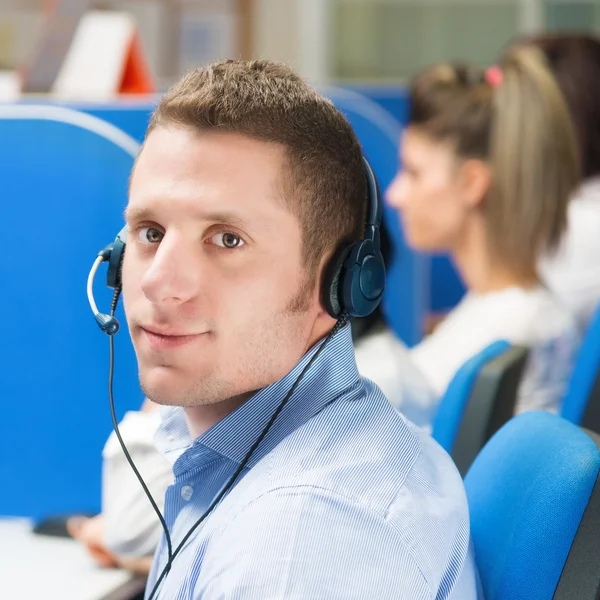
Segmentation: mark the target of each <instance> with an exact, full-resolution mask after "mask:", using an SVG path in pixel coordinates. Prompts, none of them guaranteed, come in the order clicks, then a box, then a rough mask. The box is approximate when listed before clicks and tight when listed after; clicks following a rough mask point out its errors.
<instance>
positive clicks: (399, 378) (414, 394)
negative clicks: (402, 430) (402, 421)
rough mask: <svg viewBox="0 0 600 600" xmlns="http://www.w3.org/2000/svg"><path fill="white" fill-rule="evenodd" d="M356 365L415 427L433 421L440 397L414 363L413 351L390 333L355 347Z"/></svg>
mask: <svg viewBox="0 0 600 600" xmlns="http://www.w3.org/2000/svg"><path fill="white" fill-rule="evenodd" d="M355 355H356V365H357V366H358V370H359V372H360V374H361V375H362V376H363V377H366V378H367V379H370V380H371V381H373V382H374V383H375V384H377V386H378V387H379V388H381V391H382V392H383V393H384V395H385V397H386V398H387V399H388V400H389V401H390V402H391V404H392V405H393V406H394V407H395V408H397V409H400V410H401V411H402V413H403V414H404V415H405V416H406V417H407V418H408V419H410V420H411V421H412V422H413V423H415V425H418V426H420V427H427V426H428V425H429V424H430V423H431V421H432V420H433V411H434V410H435V407H436V406H437V398H438V395H437V394H436V393H435V392H434V390H433V388H432V386H431V385H430V384H429V382H428V381H427V379H426V378H425V377H424V376H423V374H422V373H421V372H420V371H419V369H417V368H416V367H415V364H414V363H413V362H412V360H411V355H410V350H409V349H408V347H407V346H406V345H405V344H404V343H403V342H401V341H400V340H399V339H398V338H397V337H396V336H395V335H394V334H393V333H392V332H391V331H390V330H389V329H381V330H379V331H377V332H375V333H372V334H370V335H368V336H366V337H364V338H362V339H360V340H358V341H357V342H356V344H355Z"/></svg>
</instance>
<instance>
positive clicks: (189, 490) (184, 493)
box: [181, 485, 194, 502]
mask: <svg viewBox="0 0 600 600" xmlns="http://www.w3.org/2000/svg"><path fill="white" fill-rule="evenodd" d="M193 493H194V488H193V487H192V486H191V485H184V486H183V487H182V488H181V497H182V498H183V499H184V500H185V501H186V502H187V501H188V500H189V499H190V498H191V497H192V494H193Z"/></svg>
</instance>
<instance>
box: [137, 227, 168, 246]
mask: <svg viewBox="0 0 600 600" xmlns="http://www.w3.org/2000/svg"><path fill="white" fill-rule="evenodd" d="M163 237H164V233H163V232H162V231H160V230H159V229H156V227H142V228H141V229H140V231H139V233H138V238H139V240H140V242H142V243H144V244H158V243H159V242H161V241H162V239H163Z"/></svg>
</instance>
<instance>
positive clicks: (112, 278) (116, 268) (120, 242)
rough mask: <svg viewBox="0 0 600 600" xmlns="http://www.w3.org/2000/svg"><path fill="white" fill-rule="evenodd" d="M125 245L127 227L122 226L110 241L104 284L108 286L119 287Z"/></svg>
mask: <svg viewBox="0 0 600 600" xmlns="http://www.w3.org/2000/svg"><path fill="white" fill-rule="evenodd" d="M126 245H127V227H123V229H121V231H119V234H118V235H117V237H116V238H115V241H114V242H113V243H112V248H111V251H110V258H109V259H108V271H107V272H106V285H108V287H110V288H113V289H115V288H117V287H119V288H120V287H121V285H122V283H121V268H122V266H123V257H124V256H125V246H126Z"/></svg>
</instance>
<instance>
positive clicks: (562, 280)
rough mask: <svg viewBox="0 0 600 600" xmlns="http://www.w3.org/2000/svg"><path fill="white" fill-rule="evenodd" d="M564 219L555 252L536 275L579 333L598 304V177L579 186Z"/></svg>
mask: <svg viewBox="0 0 600 600" xmlns="http://www.w3.org/2000/svg"><path fill="white" fill-rule="evenodd" d="M568 216H569V225H568V229H567V231H566V233H565V236H564V237H563V240H562V242H561V245H560V247H559V249H558V251H557V252H556V253H555V254H554V255H552V256H546V257H544V258H543V259H542V260H541V261H540V265H539V271H540V274H541V276H542V279H543V280H544V281H545V282H546V285H547V286H548V288H549V289H551V290H552V291H553V292H554V294H556V296H557V297H558V298H560V300H561V301H562V303H563V304H564V305H565V306H566V307H567V308H568V309H569V310H570V311H571V312H572V314H574V315H575V319H576V321H577V324H578V325H579V326H580V328H581V329H582V330H583V329H584V328H585V326H586V325H587V323H588V322H589V320H590V317H591V316H592V313H593V312H594V310H595V309H596V307H597V306H598V305H599V304H600V177H595V178H593V179H590V180H588V181H586V182H585V183H584V184H583V185H582V186H581V188H580V190H579V192H578V193H577V195H576V196H575V197H574V198H573V199H572V200H571V202H570V203H569V212H568Z"/></svg>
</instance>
